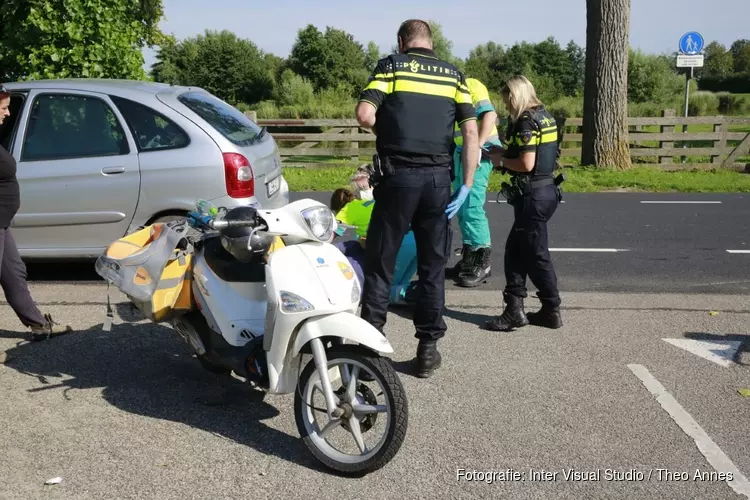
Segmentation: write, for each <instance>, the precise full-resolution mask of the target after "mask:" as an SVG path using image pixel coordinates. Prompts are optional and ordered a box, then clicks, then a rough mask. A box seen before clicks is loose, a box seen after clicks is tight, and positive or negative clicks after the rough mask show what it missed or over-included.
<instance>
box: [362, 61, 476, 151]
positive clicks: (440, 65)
mask: <svg viewBox="0 0 750 500" xmlns="http://www.w3.org/2000/svg"><path fill="white" fill-rule="evenodd" d="M388 59H389V60H390V63H391V64H390V67H389V68H388V70H387V72H386V75H385V76H386V78H388V79H391V78H392V80H391V82H392V84H390V85H389V91H388V92H387V93H386V97H385V100H384V102H383V104H382V105H381V106H380V108H379V109H378V111H377V115H376V118H377V122H376V123H377V125H376V126H377V139H376V147H377V149H378V151H379V152H381V153H388V152H390V153H395V154H398V153H407V154H424V155H445V156H448V157H450V156H451V155H452V154H453V150H454V145H453V144H454V143H453V127H454V124H455V122H456V106H457V91H458V89H459V86H460V82H461V77H460V73H459V72H458V70H457V69H456V68H455V67H454V66H453V65H452V64H450V63H448V62H445V61H441V60H440V59H437V58H435V57H432V56H429V55H424V54H421V53H407V54H392V55H390V56H389V57H388ZM467 104H468V103H467Z"/></svg>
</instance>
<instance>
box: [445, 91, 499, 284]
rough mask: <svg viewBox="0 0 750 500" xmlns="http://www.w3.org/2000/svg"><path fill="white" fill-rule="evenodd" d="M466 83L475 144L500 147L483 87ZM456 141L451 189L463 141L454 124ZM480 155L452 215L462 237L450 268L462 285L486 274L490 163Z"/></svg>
mask: <svg viewBox="0 0 750 500" xmlns="http://www.w3.org/2000/svg"><path fill="white" fill-rule="evenodd" d="M466 86H467V87H468V88H469V93H470V94H471V101H472V103H473V104H474V108H475V109H476V114H477V120H478V121H479V126H478V128H479V146H480V147H481V148H483V149H486V148H489V147H491V146H499V147H502V143H501V142H500V137H499V135H498V131H497V125H496V122H497V113H496V112H495V108H494V106H493V105H492V102H491V101H490V95H489V93H488V92H487V87H485V86H484V84H483V83H482V82H480V81H479V80H477V79H476V78H467V79H466ZM453 135H454V137H455V142H456V152H455V153H454V155H453V164H454V165H455V172H456V179H454V181H453V190H454V191H456V190H458V189H459V188H460V187H461V178H460V177H461V173H462V165H461V150H462V149H463V147H462V146H463V140H462V137H461V129H460V128H459V127H458V124H456V127H455V130H454V132H453ZM480 154H481V155H482V157H481V160H480V161H479V166H478V167H477V170H476V173H475V174H474V185H473V186H472V188H471V191H469V196H468V198H467V199H466V203H464V204H463V206H461V209H460V210H459V211H458V213H457V214H456V216H457V217H458V223H459V228H460V229H461V236H462V240H463V248H462V251H461V260H460V261H459V262H458V264H456V267H454V268H453V272H454V277H455V278H456V281H457V284H458V285H459V286H464V287H474V286H477V285H479V284H480V283H482V281H484V280H485V279H487V278H488V277H489V276H490V270H491V266H490V253H491V238H490V224H489V221H488V220H487V214H486V213H485V211H484V203H485V199H486V195H487V184H488V183H489V180H490V172H492V169H493V166H492V162H491V161H490V159H489V156H487V155H486V154H485V153H483V152H482V151H480Z"/></svg>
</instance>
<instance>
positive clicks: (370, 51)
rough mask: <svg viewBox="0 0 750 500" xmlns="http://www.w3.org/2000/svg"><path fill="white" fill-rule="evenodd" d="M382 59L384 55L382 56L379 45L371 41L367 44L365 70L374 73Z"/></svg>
mask: <svg viewBox="0 0 750 500" xmlns="http://www.w3.org/2000/svg"><path fill="white" fill-rule="evenodd" d="M382 57H384V55H383V56H381V54H380V47H378V44H377V43H375V42H373V41H370V43H368V44H367V52H366V53H365V68H366V69H367V71H369V72H372V71H373V70H374V69H375V66H377V64H378V61H379V60H380V59H381V58H382Z"/></svg>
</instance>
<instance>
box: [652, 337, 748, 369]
mask: <svg viewBox="0 0 750 500" xmlns="http://www.w3.org/2000/svg"><path fill="white" fill-rule="evenodd" d="M662 340H664V341H665V342H669V343H670V344H672V345H673V346H676V347H679V348H680V349H685V350H686V351H688V352H691V353H693V354H695V355H696V356H700V357H701V358H703V359H707V360H709V361H713V362H714V363H716V364H717V365H720V366H723V367H728V366H731V365H733V364H734V361H733V359H734V356H735V355H736V354H737V351H739V350H740V346H741V345H742V342H741V341H739V340H723V341H718V340H717V341H708V340H693V339H662Z"/></svg>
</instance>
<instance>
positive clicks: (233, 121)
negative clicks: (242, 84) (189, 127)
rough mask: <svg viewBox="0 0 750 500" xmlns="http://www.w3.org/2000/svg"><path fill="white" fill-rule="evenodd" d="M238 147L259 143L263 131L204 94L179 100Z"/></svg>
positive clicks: (231, 108)
mask: <svg viewBox="0 0 750 500" xmlns="http://www.w3.org/2000/svg"><path fill="white" fill-rule="evenodd" d="M177 100H179V101H180V102H181V103H182V104H184V105H185V106H187V107H188V108H190V109H191V110H192V111H193V112H194V113H195V114H197V115H198V116H200V117H201V118H203V119H204V120H205V121H206V122H207V123H208V124H209V125H211V126H212V127H213V128H215V129H216V130H217V131H218V132H219V133H220V134H221V135H223V136H224V137H226V138H227V140H229V141H231V142H232V143H233V144H236V145H237V146H249V145H251V144H254V143H257V142H259V141H260V140H261V139H262V137H263V129H262V128H261V127H259V126H258V125H257V124H256V123H255V122H253V121H252V120H251V119H250V118H248V117H247V116H245V115H244V114H243V113H241V112H240V111H239V110H238V109H237V108H234V107H232V106H229V105H228V104H226V103H224V102H222V101H221V100H220V99H217V98H216V97H213V96H211V95H209V94H206V93H203V92H185V93H184V94H180V96H179V97H178V98H177Z"/></svg>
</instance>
